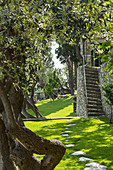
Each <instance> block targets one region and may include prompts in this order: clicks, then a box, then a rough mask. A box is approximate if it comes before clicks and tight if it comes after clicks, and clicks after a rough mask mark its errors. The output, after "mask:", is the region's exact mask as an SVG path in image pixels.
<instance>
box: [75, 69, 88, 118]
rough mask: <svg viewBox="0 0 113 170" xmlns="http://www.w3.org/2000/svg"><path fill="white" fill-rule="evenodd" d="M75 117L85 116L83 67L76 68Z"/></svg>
mask: <svg viewBox="0 0 113 170" xmlns="http://www.w3.org/2000/svg"><path fill="white" fill-rule="evenodd" d="M76 112H77V116H87V107H86V100H85V93H84V79H83V67H82V66H79V67H78V68H77V107H76Z"/></svg>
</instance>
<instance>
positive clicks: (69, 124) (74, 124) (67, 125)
mask: <svg viewBox="0 0 113 170" xmlns="http://www.w3.org/2000/svg"><path fill="white" fill-rule="evenodd" d="M75 125H76V123H73V124H69V125H67V126H68V127H70V126H75Z"/></svg>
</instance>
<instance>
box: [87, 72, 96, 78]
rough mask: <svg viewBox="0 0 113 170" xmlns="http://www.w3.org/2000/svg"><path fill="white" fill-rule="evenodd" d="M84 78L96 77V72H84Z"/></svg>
mask: <svg viewBox="0 0 113 170" xmlns="http://www.w3.org/2000/svg"><path fill="white" fill-rule="evenodd" d="M86 78H96V79H98V74H93V73H86Z"/></svg>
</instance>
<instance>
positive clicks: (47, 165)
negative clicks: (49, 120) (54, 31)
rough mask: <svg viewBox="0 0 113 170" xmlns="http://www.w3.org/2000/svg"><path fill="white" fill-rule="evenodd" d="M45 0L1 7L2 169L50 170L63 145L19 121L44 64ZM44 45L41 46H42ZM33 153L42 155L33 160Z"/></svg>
mask: <svg viewBox="0 0 113 170" xmlns="http://www.w3.org/2000/svg"><path fill="white" fill-rule="evenodd" d="M48 11H49V5H48V4H47V3H45V1H3V3H1V4H0V153H1V155H2V162H3V164H2V168H3V169H7V170H16V165H17V166H18V167H19V169H21V170H26V169H28V170H31V169H34V170H35V169H39V170H43V169H48V170H52V169H54V168H55V166H56V165H57V164H58V163H59V162H60V160H61V159H62V157H63V155H64V153H65V146H64V145H63V144H62V143H61V142H60V141H57V140H47V139H45V138H42V137H40V136H38V135H36V134H35V133H33V132H32V131H31V130H29V129H28V128H26V127H25V125H24V122H23V121H22V118H21V111H22V106H23V101H24V96H25V95H26V93H27V92H28V91H30V89H31V87H32V85H33V81H34V80H35V79H36V77H37V76H36V72H37V67H38V66H39V64H40V63H42V62H43V61H44V59H43V57H44V56H43V55H42V51H43V50H44V48H45V47H44V46H43V44H44V43H46V46H48V39H49V36H50V31H51V30H50V28H49V27H48V25H49V23H50V22H49V20H48V18H49V19H50V18H51V14H50V12H48ZM43 42H44V43H43ZM34 153H36V154H40V155H45V156H44V158H43V159H42V160H39V159H36V158H35V157H34V155H33V154H34Z"/></svg>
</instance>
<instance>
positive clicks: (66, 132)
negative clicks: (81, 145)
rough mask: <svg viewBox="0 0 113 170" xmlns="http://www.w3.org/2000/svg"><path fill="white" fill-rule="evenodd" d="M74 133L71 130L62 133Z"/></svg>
mask: <svg viewBox="0 0 113 170" xmlns="http://www.w3.org/2000/svg"><path fill="white" fill-rule="evenodd" d="M72 132H73V131H71V130H66V131H63V132H62V133H72Z"/></svg>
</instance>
